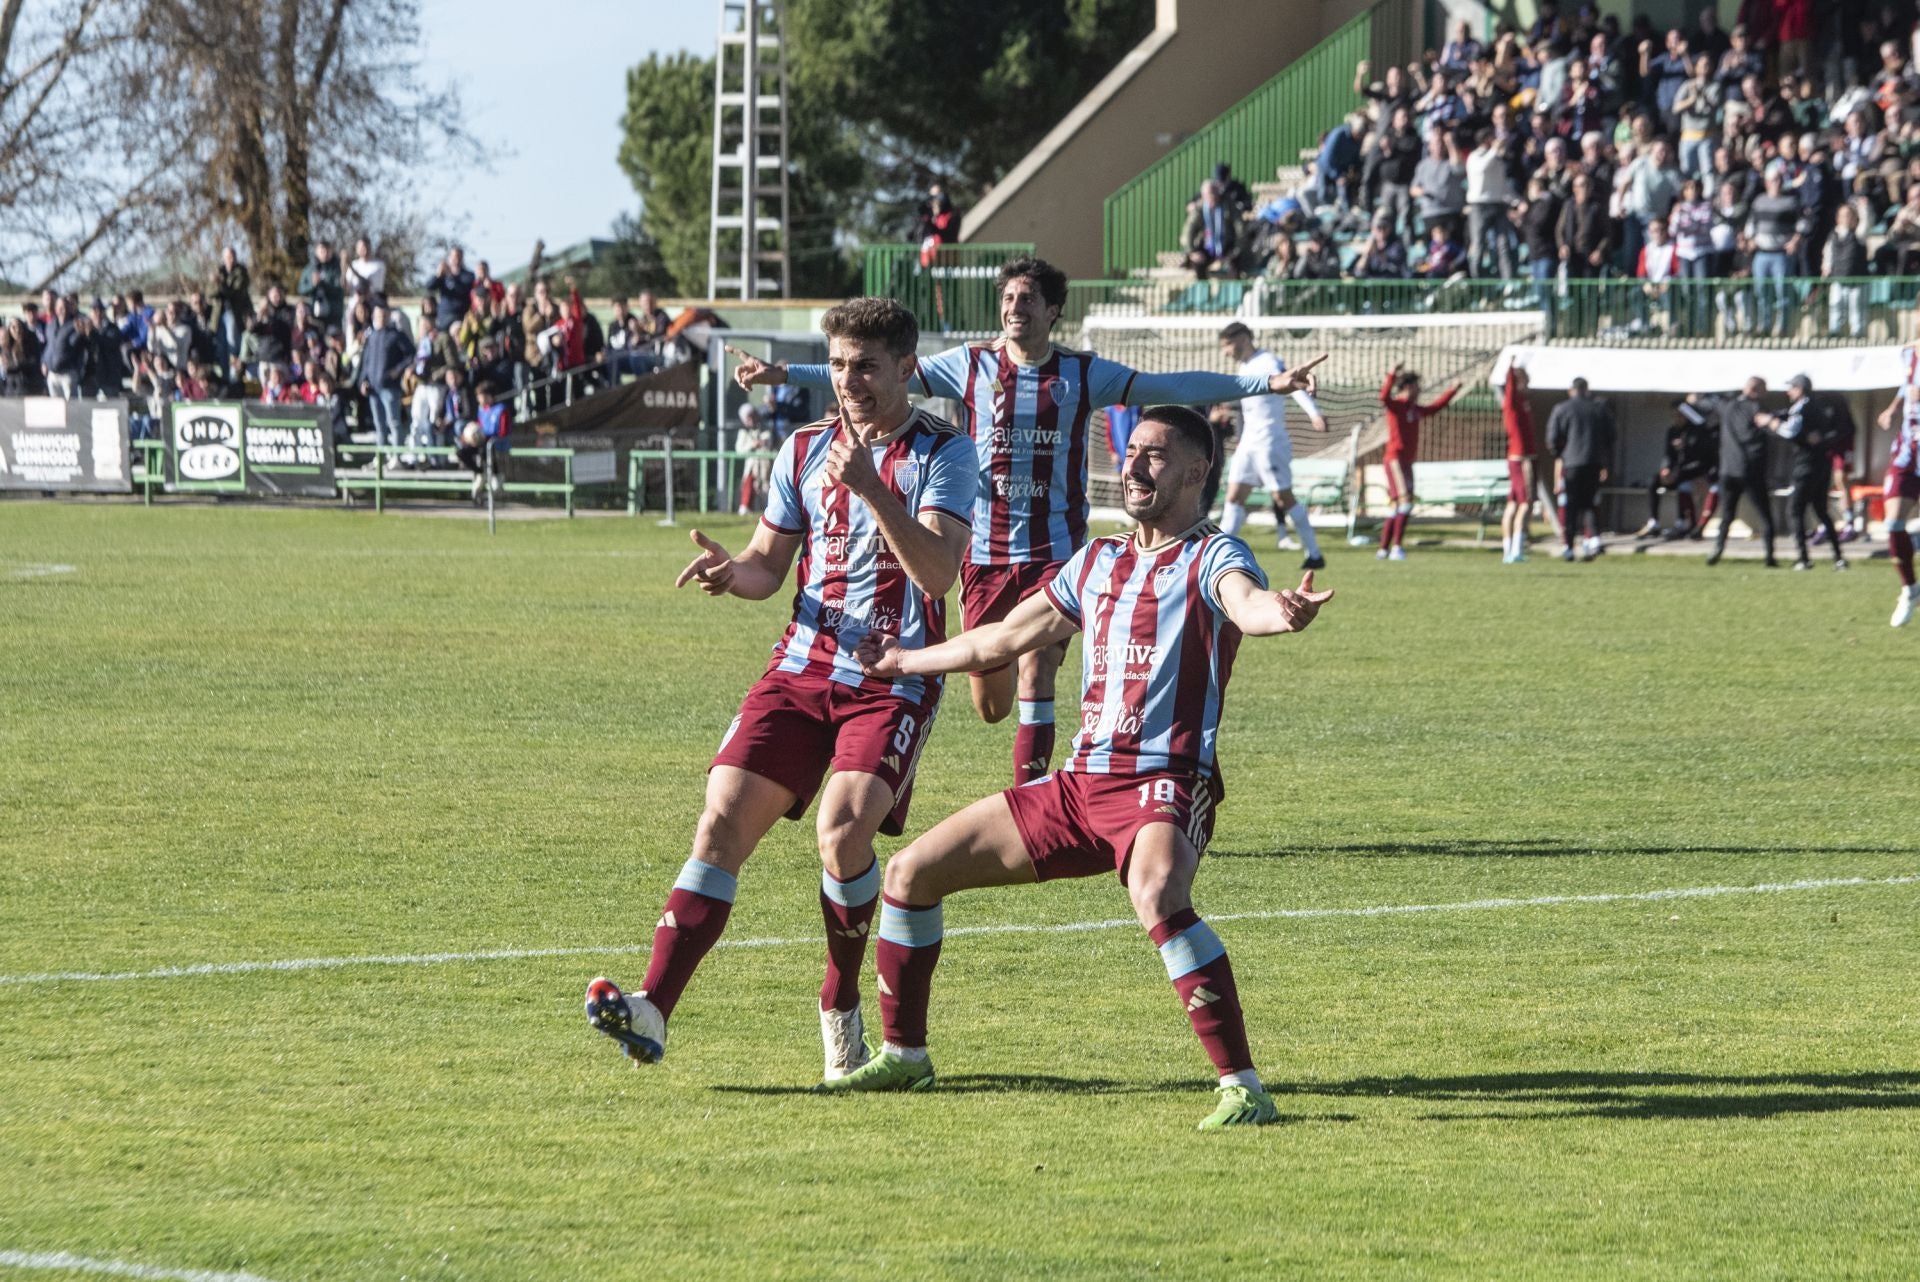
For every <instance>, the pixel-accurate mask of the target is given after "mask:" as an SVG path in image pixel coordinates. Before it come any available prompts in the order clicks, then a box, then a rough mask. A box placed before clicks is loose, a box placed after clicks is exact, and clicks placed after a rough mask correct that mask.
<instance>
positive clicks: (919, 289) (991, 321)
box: [866, 242, 1034, 334]
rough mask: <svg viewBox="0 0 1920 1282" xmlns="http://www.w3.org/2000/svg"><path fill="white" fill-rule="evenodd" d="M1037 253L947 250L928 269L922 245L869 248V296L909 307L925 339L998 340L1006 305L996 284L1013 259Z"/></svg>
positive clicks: (1012, 247)
mask: <svg viewBox="0 0 1920 1282" xmlns="http://www.w3.org/2000/svg"><path fill="white" fill-rule="evenodd" d="M1033 252H1034V249H1033V246H1032V245H1031V244H1024V243H1016V242H1007V243H1002V244H991V243H981V244H966V245H942V246H940V247H939V248H938V249H936V250H934V251H933V253H932V254H931V255H930V261H928V262H926V263H924V264H923V263H922V262H921V249H920V246H918V245H869V246H867V247H866V292H867V293H868V294H870V295H876V296H879V297H884V298H897V299H899V300H900V301H901V302H903V303H905V304H906V305H907V306H908V307H909V308H911V309H912V311H913V314H914V315H915V316H916V317H918V318H919V320H920V330H921V332H922V333H926V334H994V333H998V332H999V330H1000V300H999V298H998V297H997V296H996V295H995V293H994V288H993V278H994V276H995V275H996V274H997V273H998V272H999V271H1000V268H1001V265H1002V264H1004V263H1005V262H1006V261H1007V260H1008V259H1009V258H1017V257H1019V256H1020V255H1022V254H1031V253H1033Z"/></svg>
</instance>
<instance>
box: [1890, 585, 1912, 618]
mask: <svg viewBox="0 0 1920 1282" xmlns="http://www.w3.org/2000/svg"><path fill="white" fill-rule="evenodd" d="M1913 597H1914V590H1913V589H1912V588H1911V587H1905V586H1903V587H1902V588H1901V589H1900V595H1899V596H1898V597H1896V598H1894V602H1893V626H1894V627H1896V628H1904V627H1906V626H1907V620H1908V619H1911V618H1912V617H1913Z"/></svg>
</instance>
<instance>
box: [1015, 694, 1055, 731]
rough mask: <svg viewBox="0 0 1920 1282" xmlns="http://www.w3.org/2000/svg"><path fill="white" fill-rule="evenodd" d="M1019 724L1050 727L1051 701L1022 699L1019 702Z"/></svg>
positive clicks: (1051, 720) (1051, 721)
mask: <svg viewBox="0 0 1920 1282" xmlns="http://www.w3.org/2000/svg"><path fill="white" fill-rule="evenodd" d="M1020 724H1021V725H1023V726H1050V725H1052V724H1053V700H1051V699H1022V700H1021V701H1020Z"/></svg>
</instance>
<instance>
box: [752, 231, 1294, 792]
mask: <svg viewBox="0 0 1920 1282" xmlns="http://www.w3.org/2000/svg"><path fill="white" fill-rule="evenodd" d="M996 289H997V291H998V297H999V299H1000V324H1001V330H1002V333H1001V336H1000V337H999V338H998V339H996V340H994V341H993V342H990V343H967V344H964V345H962V346H959V347H954V348H950V349H948V350H947V351H944V352H941V353H939V354H938V355H936V356H930V357H928V358H927V359H925V360H923V361H921V362H920V368H919V371H918V373H917V375H916V376H915V378H914V390H915V391H917V392H919V393H921V394H922V395H926V396H938V397H944V398H946V399H948V400H954V401H958V402H959V403H960V407H961V425H962V426H963V427H964V428H966V430H967V431H968V432H969V433H971V435H972V436H973V444H974V450H975V452H976V454H977V456H978V461H979V471H980V483H979V488H978V491H977V496H976V498H975V500H974V510H973V541H972V543H971V545H970V546H969V547H968V549H967V559H966V564H965V565H963V566H962V567H961V571H960V612H961V619H962V622H963V624H964V626H966V627H969V628H974V627H978V626H980V625H981V624H983V623H991V622H994V621H996V620H999V619H1004V618H1006V617H1007V615H1008V613H1009V612H1010V611H1011V610H1012V609H1013V607H1014V606H1015V605H1017V604H1018V603H1019V602H1021V601H1023V600H1025V599H1026V598H1027V597H1029V596H1031V595H1032V594H1033V593H1035V592H1037V591H1038V590H1039V588H1040V585H1041V584H1043V583H1045V582H1046V581H1047V580H1048V579H1049V578H1051V577H1053V574H1054V572H1055V571H1056V570H1058V569H1059V568H1060V565H1061V563H1062V562H1064V561H1065V560H1066V559H1067V558H1068V557H1070V556H1072V555H1073V554H1074V553H1075V552H1076V551H1078V550H1079V548H1080V547H1081V545H1082V544H1084V543H1085V542H1086V541H1087V448H1088V446H1087V435H1088V434H1087V423H1088V420H1089V419H1090V418H1091V416H1092V414H1093V411H1094V410H1095V409H1097V408H1100V407H1103V406H1107V405H1211V404H1214V403H1216V402H1219V401H1225V400H1232V399H1236V398H1239V397H1243V396H1257V395H1263V394H1266V393H1274V394H1285V393H1288V392H1293V391H1296V390H1300V389H1303V388H1304V389H1305V390H1307V391H1308V392H1311V391H1312V390H1313V380H1312V378H1311V377H1310V375H1309V371H1310V370H1312V368H1313V367H1314V366H1315V365H1317V364H1319V363H1320V361H1322V360H1325V359H1326V357H1325V356H1321V357H1319V358H1317V359H1315V360H1312V361H1308V362H1307V363H1306V364H1304V365H1302V366H1300V367H1299V368H1298V369H1295V370H1291V371H1288V372H1286V373H1282V374H1276V375H1273V376H1271V377H1267V378H1258V377H1253V376H1241V375H1233V374H1213V373H1208V372H1205V371H1189V372H1187V373H1181V374H1143V373H1140V372H1138V371H1136V370H1132V369H1129V368H1127V367H1126V366H1124V365H1120V364H1116V363H1115V362H1113V361H1109V360H1104V359H1102V358H1100V357H1098V356H1095V355H1094V354H1092V353H1091V352H1076V351H1071V350H1069V349H1067V348H1064V347H1057V346H1055V345H1054V343H1053V340H1052V334H1053V327H1054V326H1055V324H1057V323H1058V322H1059V320H1060V309H1061V308H1062V307H1063V306H1065V304H1066V301H1067V277H1066V273H1064V272H1062V271H1061V270H1060V269H1059V268H1057V267H1054V266H1053V265H1052V264H1050V263H1047V262H1045V261H1044V260H1042V259H1038V258H1016V259H1014V260H1013V261H1012V262H1009V263H1008V264H1006V265H1005V266H1004V267H1002V268H1001V269H1000V273H999V276H998V278H997V280H996ZM735 355H736V356H739V357H740V365H739V368H738V369H737V370H736V371H735V378H736V379H737V380H738V381H739V383H740V385H741V386H742V387H752V386H754V385H755V384H759V383H775V384H777V383H782V382H787V381H791V382H793V383H796V384H798V385H800V386H803V387H818V388H825V387H826V386H827V385H828V378H827V370H826V367H825V366H821V365H792V366H785V365H768V364H766V363H765V362H763V361H760V360H756V359H755V358H753V357H750V356H746V355H744V354H742V353H738V352H736V353H735ZM1065 657H1066V651H1065V650H1064V649H1059V650H1046V651H1042V652H1039V653H1034V654H1028V655H1024V656H1022V657H1021V659H1020V662H1019V679H1018V681H1016V680H1015V679H1014V674H1013V673H1011V672H1009V671H1008V670H1007V668H1006V666H1005V665H998V666H996V665H988V666H987V667H986V668H983V669H982V670H980V671H976V672H974V673H972V674H971V679H972V680H971V684H972V690H973V706H974V710H975V711H976V712H978V713H979V714H980V719H981V720H983V721H986V722H989V723H991V722H997V721H1001V720H1003V719H1005V717H1006V716H1007V714H1008V713H1009V712H1012V711H1013V710H1014V705H1015V703H1016V700H1017V702H1018V705H1019V729H1018V731H1017V732H1016V733H1015V735H1014V747H1013V777H1014V782H1015V783H1025V782H1026V781H1027V780H1029V779H1037V778H1039V777H1040V776H1041V775H1043V774H1045V773H1046V772H1047V769H1048V766H1049V765H1050V764H1051V762H1052V760H1053V740H1054V730H1053V684H1054V673H1055V671H1057V670H1058V668H1059V667H1060V663H1061V661H1062V660H1063V659H1064V658H1065Z"/></svg>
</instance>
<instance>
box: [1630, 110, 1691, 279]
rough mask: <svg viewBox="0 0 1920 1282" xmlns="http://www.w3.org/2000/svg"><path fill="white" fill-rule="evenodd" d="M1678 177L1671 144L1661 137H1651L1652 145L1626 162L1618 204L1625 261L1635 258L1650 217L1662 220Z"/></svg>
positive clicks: (1670, 207)
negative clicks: (1625, 254) (1624, 178)
mask: <svg viewBox="0 0 1920 1282" xmlns="http://www.w3.org/2000/svg"><path fill="white" fill-rule="evenodd" d="M1680 181H1681V180H1680V171H1679V170H1677V169H1675V168H1674V167H1673V148H1672V147H1671V146H1670V145H1668V143H1667V140H1666V139H1665V138H1656V139H1654V140H1653V145H1652V146H1651V147H1650V148H1648V149H1647V151H1646V152H1645V153H1644V154H1642V155H1639V156H1636V157H1635V158H1634V160H1633V163H1632V164H1630V165H1628V166H1627V170H1626V184H1627V185H1626V189H1625V191H1624V192H1623V193H1622V200H1621V205H1622V208H1623V210H1624V212H1625V214H1626V217H1625V219H1624V220H1623V226H1622V231H1623V232H1624V233H1625V242H1626V246H1625V247H1626V252H1627V255H1628V259H1629V262H1632V261H1634V260H1637V259H1638V257H1639V254H1640V247H1641V246H1642V245H1644V244H1645V243H1646V240H1647V228H1648V227H1649V226H1650V225H1651V224H1652V223H1653V220H1654V219H1656V218H1658V219H1660V220H1662V221H1665V220H1666V217H1667V215H1668V214H1669V213H1671V212H1672V211H1673V202H1674V201H1675V200H1676V199H1678V198H1679V195H1680Z"/></svg>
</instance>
